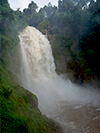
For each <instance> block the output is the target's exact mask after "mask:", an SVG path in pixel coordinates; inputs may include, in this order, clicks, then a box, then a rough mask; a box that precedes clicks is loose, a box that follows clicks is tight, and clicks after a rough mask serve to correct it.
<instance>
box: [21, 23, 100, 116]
mask: <svg viewBox="0 0 100 133" xmlns="http://www.w3.org/2000/svg"><path fill="white" fill-rule="evenodd" d="M19 39H20V50H21V57H20V62H21V63H20V66H21V68H20V72H21V76H20V80H21V82H22V86H23V87H24V88H26V89H28V90H30V91H31V92H33V93H34V94H36V96H37V97H38V100H39V108H40V109H41V111H42V112H43V113H45V114H46V115H48V116H50V117H51V116H52V117H53V115H55V114H57V112H60V113H61V108H60V107H61V105H62V102H65V103H66V102H67V103H69V102H70V103H71V105H72V103H80V104H82V106H83V105H84V104H93V105H97V104H99V103H100V102H99V101H100V95H99V93H98V92H96V91H95V90H94V89H92V88H91V90H92V91H91V90H90V87H87V88H84V87H82V86H79V85H75V84H73V83H71V81H70V80H69V79H67V80H64V79H62V78H61V77H60V76H58V75H57V74H56V72H55V64H54V58H53V55H52V49H51V45H50V43H49V41H48V40H47V38H46V37H45V35H43V34H42V33H41V32H40V31H38V30H37V29H36V28H34V27H29V26H28V27H26V29H24V30H23V31H22V32H21V33H20V34H19ZM67 105H68V104H67ZM64 106H65V105H64ZM76 108H77V107H76Z"/></svg>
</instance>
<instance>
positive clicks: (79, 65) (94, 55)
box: [37, 0, 100, 82]
mask: <svg viewBox="0 0 100 133" xmlns="http://www.w3.org/2000/svg"><path fill="white" fill-rule="evenodd" d="M40 11H42V13H44V16H43V15H42V16H43V21H42V22H44V20H45V23H46V27H45V28H44V27H43V25H44V23H42V22H41V23H40V24H41V28H40V24H38V25H37V27H38V28H39V29H40V30H41V31H42V29H43V28H44V29H45V30H47V31H48V35H53V36H55V42H54V44H53V45H54V50H53V51H54V52H55V53H56V57H55V58H58V57H59V55H64V56H65V57H66V58H68V57H69V58H70V61H69V62H67V66H68V67H69V69H71V70H73V71H74V76H75V78H76V79H78V80H81V81H82V82H83V80H84V81H85V82H86V81H88V80H91V79H98V80H100V69H99V68H100V65H99V57H100V52H99V51H100V50H99V49H100V45H99V42H100V37H99V36H100V1H99V0H96V2H94V0H80V1H79V0H59V1H58V8H57V7H55V6H52V4H51V3H49V4H48V6H44V7H43V8H41V9H40ZM41 20H42V19H41ZM51 39H52V38H51Z"/></svg>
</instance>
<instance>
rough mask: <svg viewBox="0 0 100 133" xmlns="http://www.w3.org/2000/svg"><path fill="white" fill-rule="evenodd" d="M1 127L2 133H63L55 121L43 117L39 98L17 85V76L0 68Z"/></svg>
mask: <svg viewBox="0 0 100 133" xmlns="http://www.w3.org/2000/svg"><path fill="white" fill-rule="evenodd" d="M0 104H1V106H0V112H1V114H0V118H1V121H0V126H1V132H2V133H55V132H59V133H60V132H61V129H60V128H59V127H58V124H56V123H55V122H54V121H53V120H51V119H48V118H47V117H46V116H44V115H42V114H41V112H40V110H39V108H38V99H37V97H36V96H35V95H34V94H32V93H31V92H29V91H28V90H25V89H24V88H22V87H20V86H19V85H18V84H17V83H16V79H15V75H14V74H13V73H12V72H11V71H10V70H8V69H4V68H3V67H2V66H0Z"/></svg>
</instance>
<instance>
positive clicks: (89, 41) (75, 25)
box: [0, 0, 100, 133]
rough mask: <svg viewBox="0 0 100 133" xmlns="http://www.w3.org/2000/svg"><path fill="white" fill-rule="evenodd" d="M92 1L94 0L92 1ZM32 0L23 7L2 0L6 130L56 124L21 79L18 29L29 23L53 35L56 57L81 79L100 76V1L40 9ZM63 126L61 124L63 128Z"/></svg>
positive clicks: (74, 0)
mask: <svg viewBox="0 0 100 133" xmlns="http://www.w3.org/2000/svg"><path fill="white" fill-rule="evenodd" d="M88 2H90V4H89V5H87V4H88ZM36 9H37V5H36V3H34V2H31V3H30V4H29V6H28V8H27V9H24V10H23V12H21V11H20V9H17V10H16V11H13V10H12V9H11V8H10V6H9V3H8V1H7V0H1V1H0V105H1V106H0V112H1V113H0V117H1V121H0V126H1V131H2V133H6V132H7V133H12V132H13V133H17V132H18V133H22V132H23V133H24V132H25V133H27V132H28V133H54V132H57V131H58V129H59V128H58V126H57V125H56V124H55V123H54V122H53V121H52V120H50V119H48V118H47V117H45V116H43V115H42V114H41V112H40V111H39V109H38V101H37V98H36V96H35V95H34V94H32V93H31V92H29V91H28V90H25V89H24V88H22V87H20V86H19V85H18V79H17V77H16V75H15V74H14V73H13V71H14V70H16V69H18V68H17V67H18V65H19V64H18V60H19V59H18V54H17V46H18V43H19V38H18V34H19V32H20V31H21V30H23V29H24V28H25V27H26V26H27V25H30V26H35V27H36V28H39V29H40V30H41V31H42V30H43V31H45V32H46V33H48V35H51V36H52V37H54V38H55V39H54V40H55V42H54V43H55V44H54V46H53V47H54V50H53V51H54V52H55V53H56V54H55V55H56V56H55V58H57V59H58V58H59V56H60V55H64V56H65V57H66V58H67V57H69V58H70V60H69V62H68V63H67V67H68V68H70V69H71V70H73V71H74V76H75V78H76V79H77V80H81V82H84V81H88V80H91V79H98V81H99V80H100V63H99V57H100V45H99V42H100V1H99V0H97V1H96V2H94V1H93V0H80V1H79V0H59V1H58V7H55V6H52V4H51V3H49V4H48V5H47V6H44V7H43V8H41V9H40V10H39V12H37V11H36ZM59 130H60V129H59Z"/></svg>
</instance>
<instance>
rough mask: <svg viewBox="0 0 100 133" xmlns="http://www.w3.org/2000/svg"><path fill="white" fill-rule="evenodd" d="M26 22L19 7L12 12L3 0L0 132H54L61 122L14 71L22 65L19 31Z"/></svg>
mask: <svg viewBox="0 0 100 133" xmlns="http://www.w3.org/2000/svg"><path fill="white" fill-rule="evenodd" d="M33 4H34V3H33V2H32V6H33ZM32 6H31V5H29V8H30V10H31V8H33V7H34V6H33V7H32ZM34 8H35V7H34ZM30 10H29V13H30ZM27 22H28V21H27V20H26V16H25V14H24V13H22V12H21V11H20V10H19V9H18V10H17V11H13V10H12V9H11V8H10V7H9V4H8V1H7V0H1V1H0V132H2V133H52V132H53V133H54V132H56V131H57V130H58V129H59V127H58V125H57V124H56V123H55V122H54V121H52V120H50V119H48V118H47V117H46V116H44V115H42V114H41V112H40V110H39V108H38V100H37V97H36V96H35V95H34V94H32V93H31V92H29V91H28V90H25V89H24V88H22V87H20V86H19V85H18V83H19V81H18V78H17V77H16V75H15V74H14V73H13V71H14V70H17V67H18V65H19V62H18V61H19V58H18V53H17V52H18V49H17V46H18V43H19V38H18V34H19V32H20V31H21V30H23V29H24V28H25V27H26V26H27ZM16 53H17V54H16ZM17 71H18V70H17ZM59 130H60V129H59Z"/></svg>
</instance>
